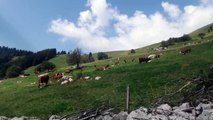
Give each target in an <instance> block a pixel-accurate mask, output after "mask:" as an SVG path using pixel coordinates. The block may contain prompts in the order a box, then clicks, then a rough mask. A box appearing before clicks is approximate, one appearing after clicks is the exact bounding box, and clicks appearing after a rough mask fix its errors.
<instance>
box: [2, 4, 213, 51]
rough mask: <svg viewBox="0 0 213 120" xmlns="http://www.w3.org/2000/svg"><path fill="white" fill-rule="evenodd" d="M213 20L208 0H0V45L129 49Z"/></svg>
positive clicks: (61, 48) (43, 47) (180, 34)
mask: <svg viewBox="0 0 213 120" xmlns="http://www.w3.org/2000/svg"><path fill="white" fill-rule="evenodd" d="M212 22H213V0H0V46H8V47H16V48H18V49H24V50H31V51H34V52H36V51H39V50H43V49H47V48H56V49H57V50H58V51H61V50H65V51H70V50H73V49H75V48H77V47H78V48H81V49H82V51H84V52H104V51H114V50H130V49H135V48H140V47H144V46H147V45H150V44H153V43H157V42H160V41H162V40H167V39H169V38H170V37H179V36H182V35H183V34H187V33H190V32H192V31H194V30H196V29H198V28H200V27H202V26H205V25H207V24H210V23H212Z"/></svg>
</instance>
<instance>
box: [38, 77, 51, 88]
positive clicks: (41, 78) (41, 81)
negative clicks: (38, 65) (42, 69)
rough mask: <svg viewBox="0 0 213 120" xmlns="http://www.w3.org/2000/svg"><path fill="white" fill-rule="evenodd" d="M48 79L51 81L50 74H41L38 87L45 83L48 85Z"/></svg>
mask: <svg viewBox="0 0 213 120" xmlns="http://www.w3.org/2000/svg"><path fill="white" fill-rule="evenodd" d="M48 81H49V75H45V76H41V77H40V78H39V80H38V88H40V86H41V85H43V84H45V86H47V85H48Z"/></svg>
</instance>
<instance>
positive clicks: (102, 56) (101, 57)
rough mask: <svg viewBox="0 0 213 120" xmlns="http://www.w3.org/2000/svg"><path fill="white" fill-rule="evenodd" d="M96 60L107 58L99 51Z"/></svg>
mask: <svg viewBox="0 0 213 120" xmlns="http://www.w3.org/2000/svg"><path fill="white" fill-rule="evenodd" d="M97 58H98V60H103V59H108V58H109V57H108V55H107V54H106V53H104V52H99V53H98V55H97Z"/></svg>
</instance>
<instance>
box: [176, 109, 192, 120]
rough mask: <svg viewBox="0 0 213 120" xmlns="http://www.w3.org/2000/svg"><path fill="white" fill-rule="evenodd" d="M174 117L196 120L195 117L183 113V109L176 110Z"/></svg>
mask: <svg viewBox="0 0 213 120" xmlns="http://www.w3.org/2000/svg"><path fill="white" fill-rule="evenodd" d="M173 112H174V115H176V116H178V117H182V118H185V119H187V120H194V119H195V118H194V116H193V115H192V114H189V113H187V112H184V111H182V110H181V109H176V110H174V111H173Z"/></svg>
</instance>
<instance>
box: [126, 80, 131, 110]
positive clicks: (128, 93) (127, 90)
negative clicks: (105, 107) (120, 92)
mask: <svg viewBox="0 0 213 120" xmlns="http://www.w3.org/2000/svg"><path fill="white" fill-rule="evenodd" d="M129 100H130V92H129V84H128V85H127V89H126V110H127V112H128V113H129Z"/></svg>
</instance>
